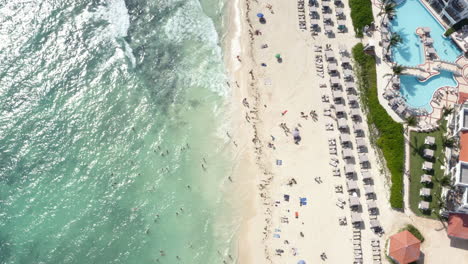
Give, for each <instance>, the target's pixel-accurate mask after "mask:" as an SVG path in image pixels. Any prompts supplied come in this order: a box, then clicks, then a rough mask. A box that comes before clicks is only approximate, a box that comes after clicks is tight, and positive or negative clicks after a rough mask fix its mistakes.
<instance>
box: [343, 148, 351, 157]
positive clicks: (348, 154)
mask: <svg viewBox="0 0 468 264" xmlns="http://www.w3.org/2000/svg"><path fill="white" fill-rule="evenodd" d="M341 153H342V154H343V158H344V159H350V158H353V151H352V150H351V149H349V148H344V149H343V150H342V151H341Z"/></svg>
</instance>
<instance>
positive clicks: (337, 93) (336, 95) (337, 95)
mask: <svg viewBox="0 0 468 264" xmlns="http://www.w3.org/2000/svg"><path fill="white" fill-rule="evenodd" d="M332 96H333V99H335V100H341V99H342V98H343V92H342V91H338V90H333V91H332Z"/></svg>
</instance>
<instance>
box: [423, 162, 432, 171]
mask: <svg viewBox="0 0 468 264" xmlns="http://www.w3.org/2000/svg"><path fill="white" fill-rule="evenodd" d="M433 164H434V163H432V162H429V161H425V162H424V163H423V165H422V169H423V170H425V171H431V170H432V168H433Z"/></svg>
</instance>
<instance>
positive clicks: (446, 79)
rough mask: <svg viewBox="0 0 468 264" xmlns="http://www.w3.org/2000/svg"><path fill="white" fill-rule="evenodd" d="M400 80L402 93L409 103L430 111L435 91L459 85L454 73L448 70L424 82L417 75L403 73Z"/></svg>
mask: <svg viewBox="0 0 468 264" xmlns="http://www.w3.org/2000/svg"><path fill="white" fill-rule="evenodd" d="M400 82H401V84H400V86H401V88H400V93H401V95H402V96H403V98H405V100H406V102H407V104H408V105H409V106H411V107H414V108H423V109H426V110H427V111H428V112H429V113H430V112H431V111H432V107H431V105H430V102H431V100H432V96H433V94H434V92H435V91H436V90H437V89H439V88H440V87H444V86H452V87H454V86H456V85H457V82H456V81H455V79H454V78H453V74H452V73H451V72H448V71H441V72H440V74H438V75H436V76H432V77H430V78H429V79H428V80H426V81H424V82H421V81H419V80H418V78H416V77H415V76H410V75H402V76H400Z"/></svg>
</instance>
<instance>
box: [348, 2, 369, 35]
mask: <svg viewBox="0 0 468 264" xmlns="http://www.w3.org/2000/svg"><path fill="white" fill-rule="evenodd" d="M349 7H350V8H351V19H352V20H353V26H354V31H355V32H356V37H358V38H362V37H363V36H364V35H363V34H362V30H363V28H364V27H365V26H370V25H371V24H372V22H374V16H373V15H372V3H371V1H370V0H350V1H349Z"/></svg>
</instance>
